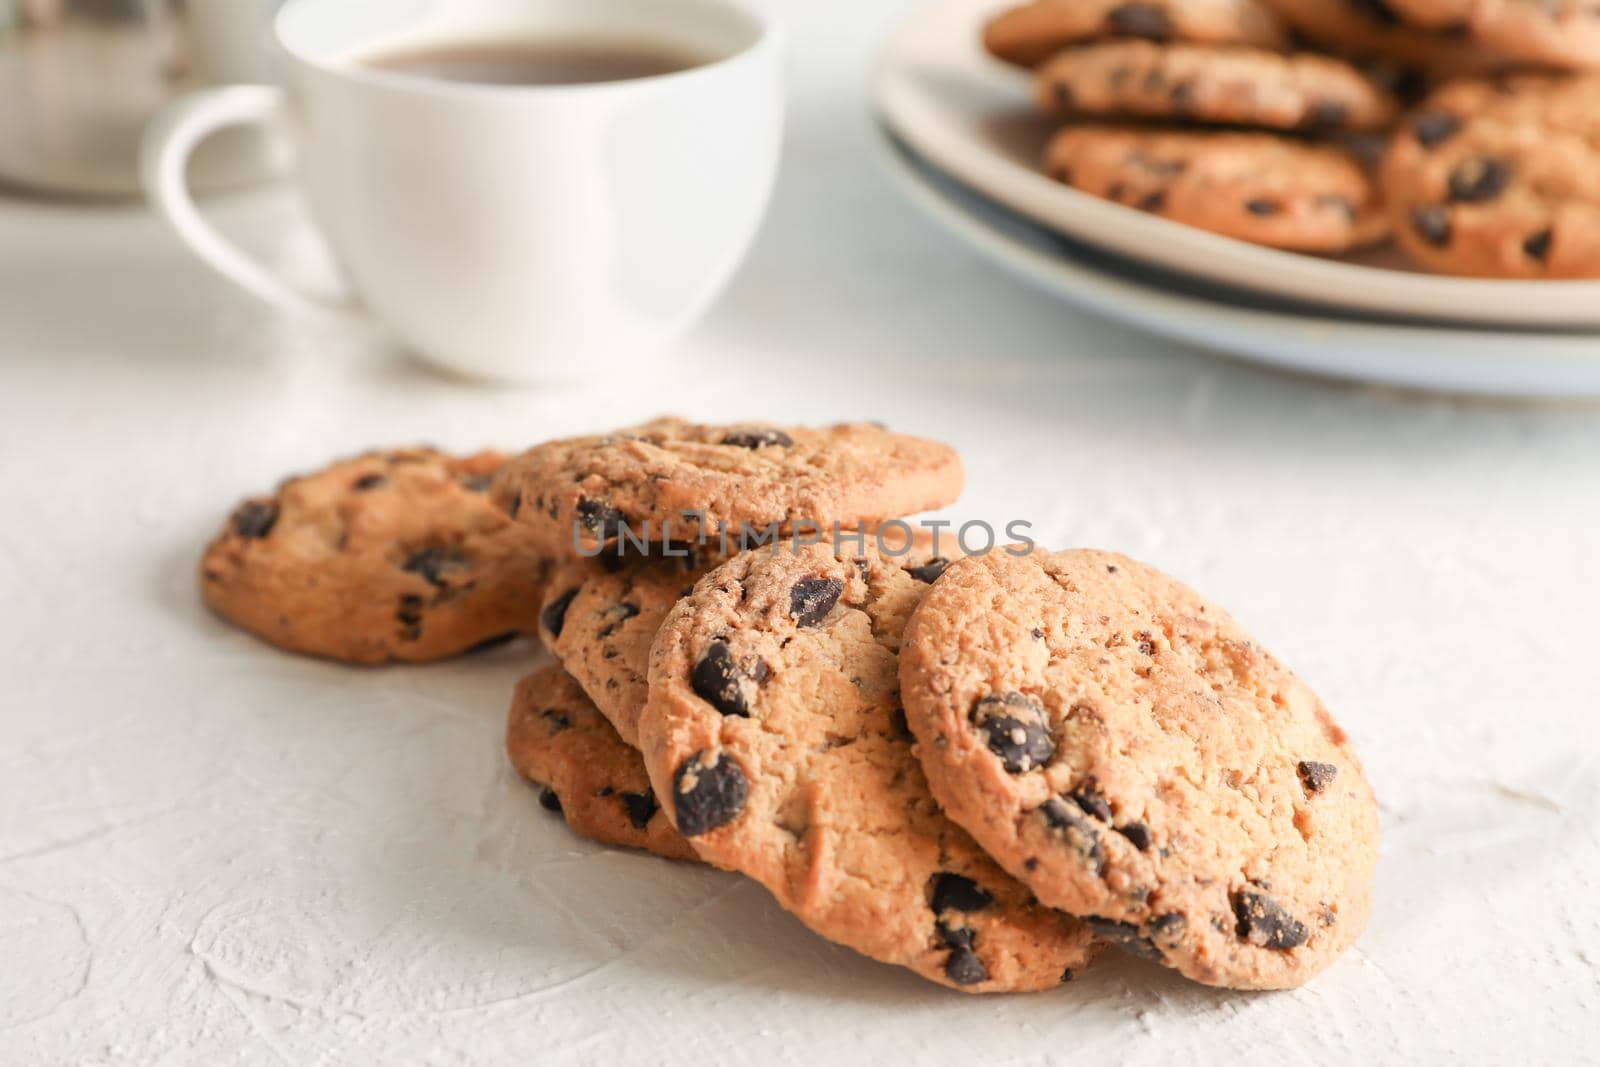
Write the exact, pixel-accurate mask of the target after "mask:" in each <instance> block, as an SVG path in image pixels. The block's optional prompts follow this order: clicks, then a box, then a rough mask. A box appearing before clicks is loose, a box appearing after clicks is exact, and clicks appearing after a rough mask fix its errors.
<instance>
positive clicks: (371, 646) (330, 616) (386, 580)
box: [200, 448, 546, 664]
mask: <svg viewBox="0 0 1600 1067" xmlns="http://www.w3.org/2000/svg"><path fill="white" fill-rule="evenodd" d="M503 462H504V458H503V457H502V456H500V455H497V454H495V453H492V452H484V453H480V454H478V455H475V456H467V457H463V458H458V457H454V456H448V455H445V454H444V453H441V452H435V451H433V450H431V449H425V448H415V449H401V450H398V451H393V452H374V453H371V454H369V455H365V456H360V457H357V458H355V459H352V460H347V461H344V462H340V463H336V464H334V465H333V466H331V467H329V468H328V469H326V470H324V471H321V472H319V473H317V474H312V475H308V476H305V477H300V478H292V479H290V480H288V481H287V482H285V483H284V484H283V485H282V486H280V487H279V488H278V491H277V492H276V493H275V494H273V495H272V496H270V497H260V498H257V499H254V500H249V501H246V502H245V503H244V504H242V505H240V506H239V508H238V509H237V510H236V511H234V513H233V517H232V518H231V519H230V520H229V521H228V525H227V527H226V528H225V529H224V530H223V531H222V533H221V534H220V535H219V536H218V537H217V539H216V540H215V541H213V542H212V543H211V545H210V546H209V547H208V548H207V549H206V553H205V557H204V559H203V560H202V561H201V565H200V585H201V593H202V595H203V596H204V598H205V601H206V603H207V604H208V605H210V607H211V608H212V610H214V611H216V612H217V614H219V615H221V616H222V617H223V618H225V619H227V620H228V621H230V622H232V623H234V624H235V625H237V626H240V627H242V628H243V629H246V630H249V631H250V632H251V633H253V634H255V635H257V636H258V637H261V638H263V639H265V640H267V641H270V642H271V643H273V644H275V645H277V646H279V647H280V648H285V649H288V650H289V651H292V652H303V653H307V654H309V655H314V656H326V657H328V658H330V659H336V660H342V661H344V662H347V663H369V664H370V663H386V662H391V661H401V662H409V663H423V662H427V661H430V660H437V659H443V658H445V657H447V656H453V655H456V654H457V653H461V652H467V651H470V650H473V649H475V648H478V647H480V646H482V645H484V644H486V643H493V642H496V641H499V640H503V639H509V638H511V637H515V636H516V635H517V634H519V633H524V632H529V631H531V630H532V629H533V628H534V626H535V623H536V620H537V618H538V614H539V597H540V593H541V591H542V588H543V583H544V579H545V575H546V567H545V565H544V563H543V562H542V561H541V559H540V557H539V556H538V555H537V553H536V552H535V550H534V548H533V546H532V544H531V541H532V539H531V538H530V537H529V536H528V534H527V532H526V531H525V530H523V529H521V528H520V527H518V526H517V525H516V524H515V523H513V522H511V521H510V520H509V519H507V518H506V516H505V514H504V513H503V512H502V511H501V510H500V509H498V508H496V507H495V506H494V505H493V504H491V503H490V501H489V493H488V489H489V481H490V478H491V477H492V476H493V475H494V474H495V472H496V471H498V470H499V469H500V465H501V464H502V463H503Z"/></svg>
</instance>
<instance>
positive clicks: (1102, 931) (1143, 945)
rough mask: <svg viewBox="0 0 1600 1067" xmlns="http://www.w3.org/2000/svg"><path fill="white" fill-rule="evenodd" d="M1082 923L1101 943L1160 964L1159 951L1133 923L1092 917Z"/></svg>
mask: <svg viewBox="0 0 1600 1067" xmlns="http://www.w3.org/2000/svg"><path fill="white" fill-rule="evenodd" d="M1083 921H1084V923H1085V924H1087V925H1088V927H1089V929H1090V930H1092V931H1093V932H1094V935H1095V936H1096V937H1098V938H1100V939H1101V940H1102V941H1107V942H1110V943H1111V944H1113V945H1116V946H1117V947H1118V948H1120V949H1122V950H1123V951H1124V952H1127V953H1129V954H1131V955H1134V956H1137V957H1139V958H1140V959H1142V960H1151V961H1154V962H1156V963H1160V962H1161V950H1160V949H1158V948H1156V947H1155V945H1153V944H1151V943H1150V941H1149V939H1147V938H1146V937H1145V936H1144V935H1143V934H1141V933H1140V932H1139V928H1138V927H1137V926H1135V925H1134V924H1133V923H1125V922H1118V921H1116V920H1115V919H1100V918H1096V917H1095V916H1093V915H1090V916H1088V917H1086V918H1085V919H1084V920H1083Z"/></svg>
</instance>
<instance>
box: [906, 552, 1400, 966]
mask: <svg viewBox="0 0 1600 1067" xmlns="http://www.w3.org/2000/svg"><path fill="white" fill-rule="evenodd" d="M900 679H901V687H902V694H903V699H904V702H905V710H906V717H907V721H908V722H909V724H910V726H911V730H912V733H914V734H915V735H916V736H917V738H918V741H919V745H918V753H919V755H920V757H921V760H922V766H923V767H924V768H925V770H926V772H927V776H928V783H929V785H930V787H931V788H932V791H933V794H934V796H935V797H937V798H938V799H939V801H940V802H941V803H942V804H943V805H944V810H945V812H946V813H947V814H948V815H949V816H950V818H951V819H953V820H954V821H956V822H958V823H960V824H961V825H962V826H964V827H966V828H967V829H968V830H969V831H971V832H972V835H973V836H974V837H975V838H976V839H977V841H978V843H979V844H980V845H982V846H983V847H984V848H985V849H986V850H987V851H988V853H989V854H990V855H991V856H993V857H994V858H995V859H996V860H998V861H999V862H1000V864H1001V865H1002V866H1003V867H1005V868H1006V869H1007V870H1008V871H1010V872H1011V873H1012V874H1013V875H1015V876H1016V877H1017V878H1019V879H1021V880H1022V881H1023V882H1025V883H1026V884H1027V885H1028V886H1029V888H1031V889H1032V890H1033V891H1034V893H1035V894H1037V896H1038V897H1039V899H1040V900H1041V901H1043V902H1044V903H1046V904H1050V905H1052V906H1055V907H1058V908H1063V909H1065V910H1067V911H1070V912H1072V913H1073V914H1076V915H1082V916H1086V917H1087V916H1092V917H1094V919H1095V921H1094V922H1093V923H1092V924H1091V925H1092V926H1093V927H1094V929H1095V930H1096V931H1097V932H1099V933H1100V934H1102V935H1103V936H1105V937H1107V938H1110V939H1113V940H1116V941H1118V942H1120V943H1121V944H1123V945H1124V946H1126V947H1127V948H1129V949H1131V950H1133V951H1134V952H1136V953H1138V954H1140V955H1142V956H1145V957H1148V958H1150V959H1154V960H1157V961H1159V962H1162V963H1164V964H1166V965H1167V966H1169V967H1173V968H1176V969H1177V970H1178V971H1180V972H1181V973H1183V974H1184V975H1187V976H1188V977H1190V978H1192V979H1194V980H1196V981H1199V982H1204V983H1206V984H1209V985H1219V986H1230V987H1235V988H1241V989H1278V988H1288V987H1292V986H1297V985H1299V984H1301V983H1303V982H1305V981H1306V980H1307V979H1309V978H1310V977H1312V976H1313V975H1314V974H1316V973H1317V972H1318V971H1320V970H1322V969H1323V968H1324V967H1326V966H1328V965H1329V964H1330V963H1332V962H1333V961H1334V960H1335V959H1336V958H1337V957H1338V956H1339V954H1340V953H1342V952H1343V951H1344V950H1345V949H1346V948H1348V947H1349V946H1350V945H1351V944H1352V943H1353V942H1354V941H1355V939H1356V937H1357V936H1358V935H1359V934H1360V933H1361V930H1362V927H1363V926H1364V925H1365V923H1366V920H1367V914H1368V911H1369V908H1370V901H1371V892H1372V879H1373V873H1374V870H1375V868H1376V863H1377V845H1378V816H1377V805H1376V802H1375V801H1374V799H1373V795H1372V789H1371V787H1370V786H1369V785H1368V784H1367V780H1366V778H1365V776H1364V775H1363V773H1362V769H1361V764H1360V762H1359V761H1358V760H1357V759H1356V756H1355V753H1354V752H1353V751H1352V750H1351V747H1350V744H1349V741H1348V739H1347V738H1346V737H1345V734H1344V732H1343V731H1342V730H1341V729H1340V728H1339V727H1338V725H1337V724H1336V723H1335V722H1334V721H1333V719H1332V718H1331V717H1329V715H1328V712H1327V710H1326V709H1325V708H1324V707H1323V705H1322V702H1321V701H1320V700H1318V699H1317V697H1316V695H1315V694H1314V693H1312V691H1311V690H1310V689H1309V688H1307V687H1306V685H1305V684H1304V683H1303V682H1301V681H1300V680H1299V679H1298V678H1296V677H1295V676H1294V675H1293V674H1292V673H1290V671H1289V670H1288V669H1287V668H1285V667H1284V666H1282V665H1281V664H1280V663H1279V662H1278V661H1277V660H1276V659H1274V658H1273V657H1272V656H1271V655H1270V654H1268V653H1267V652H1266V651H1265V650H1264V649H1262V648H1261V647H1260V646H1259V645H1257V644H1256V643H1255V642H1254V641H1253V640H1252V639H1251V638H1250V637H1249V635H1248V634H1246V633H1245V632H1244V631H1242V630H1241V629H1240V628H1239V626H1238V624H1236V623H1235V622H1234V621H1233V620H1232V619H1231V618H1229V617H1228V615H1227V614H1226V613H1225V612H1223V611H1221V610H1220V609H1218V608H1217V607H1216V606H1215V605H1212V604H1208V603H1207V602H1206V601H1204V600H1203V599H1201V598H1200V597H1199V596H1198V595H1196V594H1195V593H1194V592H1193V591H1191V590H1190V589H1188V588H1187V587H1185V586H1183V585H1181V584H1179V583H1178V582H1176V581H1174V580H1173V579H1171V578H1168V577H1167V576H1166V575H1163V574H1161V573H1160V572H1158V571H1156V570H1154V569H1153V568H1150V567H1147V566H1145V565H1143V564H1141V563H1137V562H1134V561H1133V560H1130V559H1127V558H1126V557H1124V556H1119V555H1114V554H1112V553H1107V552H1095V551H1086V550H1083V551H1071V552H1058V553H1047V552H1034V553H1033V554H1031V555H1026V556H1012V555H1008V554H1006V553H1004V552H996V553H992V554H990V555H989V556H986V557H983V558H979V559H968V560H962V561H959V562H957V563H954V564H952V565H951V566H950V568H949V569H948V570H947V571H946V572H945V575H944V577H943V578H941V579H940V580H939V582H938V583H937V584H935V585H934V587H933V588H932V589H931V590H930V591H929V593H928V595H927V596H926V597H925V598H924V599H923V601H922V604H921V605H920V606H919V607H918V609H917V611H916V613H915V614H914V615H913V617H912V619H911V621H910V624H909V625H908V626H907V628H906V633H905V642H904V646H903V647H902V649H901V653H900Z"/></svg>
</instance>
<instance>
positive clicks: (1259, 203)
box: [1244, 197, 1283, 219]
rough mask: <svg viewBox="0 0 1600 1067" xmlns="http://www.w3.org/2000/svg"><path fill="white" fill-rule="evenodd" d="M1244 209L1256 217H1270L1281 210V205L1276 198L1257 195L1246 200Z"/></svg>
mask: <svg viewBox="0 0 1600 1067" xmlns="http://www.w3.org/2000/svg"><path fill="white" fill-rule="evenodd" d="M1244 209H1245V210H1246V211H1248V212H1250V214H1252V215H1254V216H1256V217H1257V218H1261V219H1270V218H1271V217H1272V216H1274V215H1276V214H1278V213H1279V212H1280V211H1282V210H1283V205H1282V204H1280V203H1278V201H1276V200H1269V199H1267V198H1265V197H1257V198H1256V199H1254V200H1246V201H1245V204H1244Z"/></svg>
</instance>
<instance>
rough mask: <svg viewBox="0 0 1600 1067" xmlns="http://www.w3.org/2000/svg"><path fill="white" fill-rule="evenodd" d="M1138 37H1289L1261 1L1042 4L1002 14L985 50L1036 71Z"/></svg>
mask: <svg viewBox="0 0 1600 1067" xmlns="http://www.w3.org/2000/svg"><path fill="white" fill-rule="evenodd" d="M1119 37H1132V38H1142V39H1144V40H1148V41H1193V42H1196V43H1200V44H1243V45H1256V46H1258V47H1261V48H1280V47H1283V46H1284V45H1286V44H1287V43H1288V31H1287V30H1286V28H1285V27H1284V25H1283V22H1282V20H1280V19H1279V18H1278V17H1277V16H1276V15H1274V14H1273V13H1272V11H1271V10H1269V9H1268V8H1266V7H1264V6H1263V5H1262V4H1261V3H1260V2H1259V0H1036V2H1035V3H1031V4H1024V5H1022V6H1021V7H1014V8H1011V9H1010V10H1008V11H1004V12H1002V13H1001V14H1000V15H998V16H997V17H995V18H994V19H993V20H992V21H990V23H989V24H988V25H987V26H986V27H985V29H984V35H983V41H984V46H985V47H986V48H988V50H989V52H990V53H991V54H993V55H995V56H997V57H998V58H1000V59H1003V60H1005V61H1006V62H1008V63H1016V64H1019V65H1021V66H1026V67H1032V66H1037V65H1038V64H1040V63H1042V62H1044V61H1045V60H1047V59H1049V58H1050V57H1051V56H1053V55H1055V54H1056V53H1057V52H1059V51H1061V50H1062V49H1063V48H1066V47H1068V46H1069V45H1074V44H1081V43H1083V42H1085V41H1102V40H1107V39H1111V38H1119Z"/></svg>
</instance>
